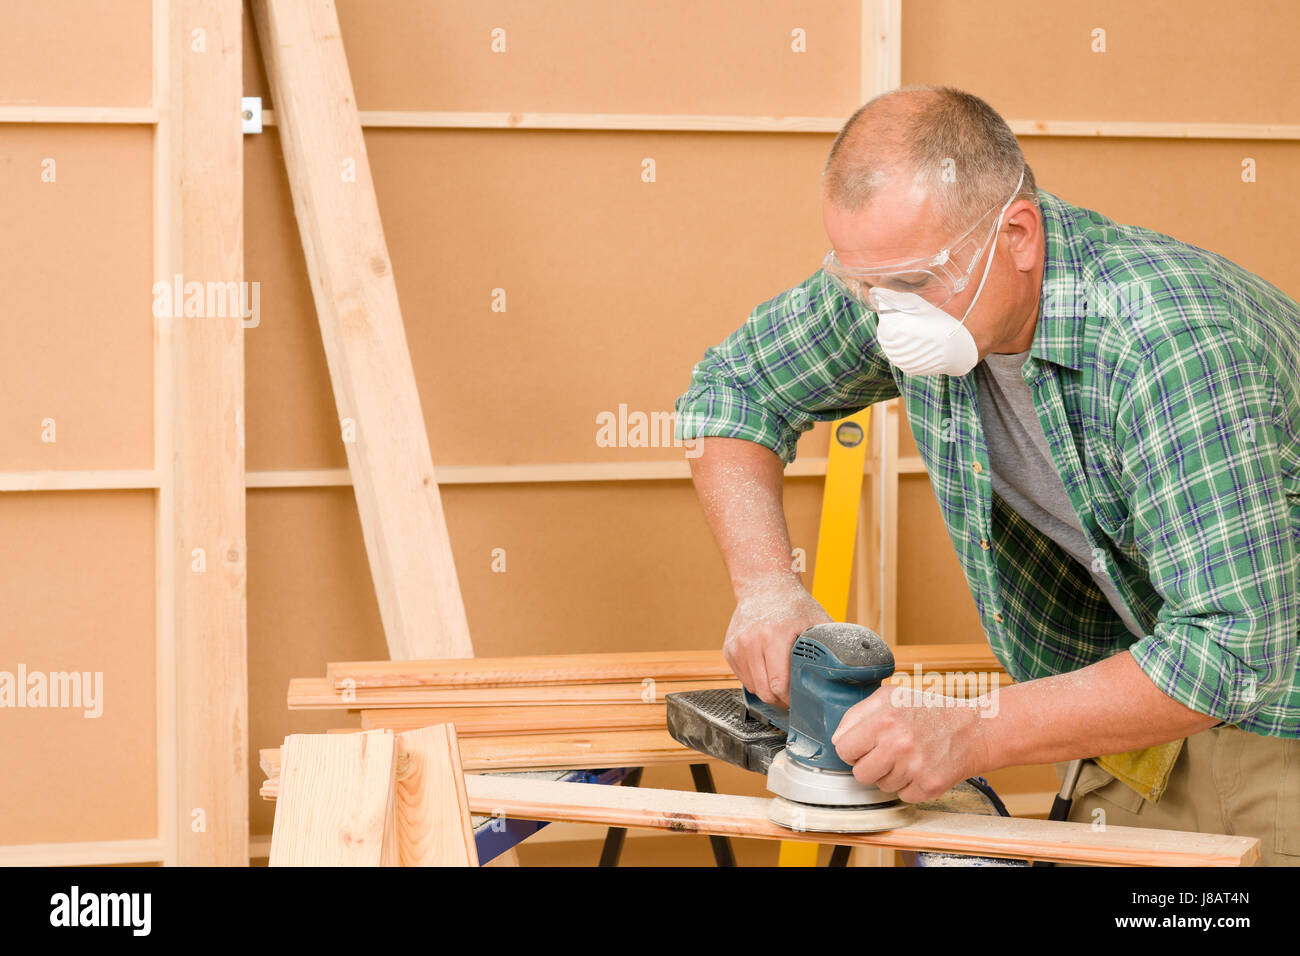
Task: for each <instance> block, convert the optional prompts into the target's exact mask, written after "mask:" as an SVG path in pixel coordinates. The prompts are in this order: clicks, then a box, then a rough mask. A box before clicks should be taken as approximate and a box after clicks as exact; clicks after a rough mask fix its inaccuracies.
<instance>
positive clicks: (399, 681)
mask: <svg viewBox="0 0 1300 956" xmlns="http://www.w3.org/2000/svg"><path fill="white" fill-rule="evenodd" d="M326 674H327V676H328V677H329V679H330V680H331V681H332V682H333V684H334V686H335V687H336V688H339V689H343V688H344V687H355V688H362V687H367V688H370V687H444V688H445V687H462V686H475V687H509V686H519V685H524V684H527V685H532V686H540V685H549V684H606V683H626V682H628V681H643V680H646V679H650V680H656V681H659V680H731V679H733V678H734V676H735V675H733V674H732V672H731V668H730V667H729V666H728V665H727V662H726V661H725V660H723V658H722V652H721V651H718V650H706V651H625V652H620V653H609V654H542V655H537V656H530V657H477V658H473V659H469V660H465V659H460V660H455V659H453V660H422V661H347V662H341V663H331V664H329V665H328V667H327V668H326Z"/></svg>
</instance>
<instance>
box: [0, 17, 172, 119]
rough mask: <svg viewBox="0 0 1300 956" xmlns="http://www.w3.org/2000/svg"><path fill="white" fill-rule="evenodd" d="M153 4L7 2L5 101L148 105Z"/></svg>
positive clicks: (0, 37)
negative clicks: (151, 11) (151, 12)
mask: <svg viewBox="0 0 1300 956" xmlns="http://www.w3.org/2000/svg"><path fill="white" fill-rule="evenodd" d="M150 10H151V3H150V0H39V2H17V3H6V4H5V11H4V29H3V30H0V103H3V104H5V105H21V106H148V105H149V98H150V95H151V84H152V67H151V63H152V58H151V46H150V42H151V37H152V28H151V20H150Z"/></svg>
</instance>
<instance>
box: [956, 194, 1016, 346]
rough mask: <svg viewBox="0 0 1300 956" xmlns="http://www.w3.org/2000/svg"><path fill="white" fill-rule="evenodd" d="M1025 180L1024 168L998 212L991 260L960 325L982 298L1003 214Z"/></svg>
mask: <svg viewBox="0 0 1300 956" xmlns="http://www.w3.org/2000/svg"><path fill="white" fill-rule="evenodd" d="M1024 182H1025V171H1024V170H1023V169H1022V170H1020V179H1019V180H1017V181H1016V188H1015V191H1014V192H1013V193H1012V194H1011V197H1010V198H1009V199H1008V200H1007V201H1006V202H1005V203H1003V205H1002V209H1001V210H999V212H998V221H997V224H996V225H995V226H994V227H993V243H994V248H993V249H990V250H989V261H988V262H986V263H984V274H983V275H982V276H980V284H979V286H978V287H977V288H976V289H975V298H973V299H971V300H970V305H968V306H966V313H965V314H964V315H963V316H962V317H961V321H960V322H958V323H957V325H958V326H962V325H965V324H966V319H967V317H969V316H970V312H971V309H973V308H975V303H976V302H978V301H979V299H980V293H981V292H983V291H984V282H985V280H987V279H988V277H989V269H991V268H993V253H994V251H995V250H996V248H997V238H998V233H999V232H1001V231H1002V216H1003V214H1005V213H1006V211H1007V210H1008V209H1010V208H1011V204H1012V203H1013V202H1015V199H1016V196H1018V195H1019V194H1020V187H1021V186H1022V185H1024ZM956 332H957V330H956V329H953V330H952V331H951V332H949V333H948V334H949V335H955V334H956Z"/></svg>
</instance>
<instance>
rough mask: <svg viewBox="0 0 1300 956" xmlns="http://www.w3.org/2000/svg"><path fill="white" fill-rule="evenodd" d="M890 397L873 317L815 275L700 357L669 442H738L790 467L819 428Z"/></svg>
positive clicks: (892, 388)
mask: <svg viewBox="0 0 1300 956" xmlns="http://www.w3.org/2000/svg"><path fill="white" fill-rule="evenodd" d="M897 395H898V386H897V383H896V382H895V380H894V376H893V369H892V367H891V366H890V365H889V362H888V361H887V360H886V359H885V357H884V355H883V354H882V353H881V351H880V347H879V346H878V345H877V343H876V316H875V314H874V313H873V312H871V311H869V310H867V309H865V308H863V307H861V306H859V305H858V304H857V303H855V302H852V301H851V300H850V299H849V298H848V297H847V296H845V295H843V294H842V293H841V292H840V291H839V290H838V289H836V288H835V286H834V285H832V284H831V282H830V281H829V280H828V279H827V277H826V275H825V273H824V272H822V271H821V270H818V271H817V272H816V273H815V274H813V275H812V276H811V277H810V278H808V279H807V280H806V281H804V282H802V283H800V284H799V285H797V286H794V287H793V288H790V289H787V290H786V291H784V292H782V293H781V294H780V295H778V296H776V297H774V298H772V299H769V300H768V301H766V302H764V303H763V304H762V305H760V306H758V307H757V308H756V309H754V311H753V312H752V313H750V316H749V318H748V319H747V320H746V322H745V324H744V325H742V326H741V327H740V328H739V329H737V330H736V331H735V332H733V333H732V334H731V335H729V336H728V337H727V338H726V340H724V341H723V342H722V343H720V344H718V345H715V346H713V347H711V348H709V349H708V350H707V351H706V352H705V353H704V357H703V358H702V359H701V360H700V361H699V363H698V364H697V365H696V366H695V368H694V370H693V372H692V373H691V382H690V386H689V387H688V388H687V390H686V392H685V393H684V394H683V395H682V396H681V397H680V398H678V400H677V404H676V411H677V424H676V434H677V437H678V438H680V439H683V440H690V439H694V438H703V437H708V436H717V437H723V438H743V439H745V440H747V441H752V442H756V443H757V444H760V445H763V446H765V447H767V448H770V449H771V450H772V451H774V452H776V454H777V455H779V456H780V458H781V460H782V462H784V463H785V464H787V465H788V464H789V463H790V462H792V461H793V460H794V458H795V446H796V444H797V443H798V440H799V436H800V435H801V434H802V433H803V432H805V431H807V430H808V429H809V428H811V427H812V426H813V424H814V423H815V422H818V421H832V420H835V419H838V418H843V417H844V416H846V415H851V414H853V413H854V412H856V411H859V410H860V409H863V408H866V407H867V406H868V405H872V404H874V403H876V402H879V401H884V400H886V399H890V398H894V397H895V396H897Z"/></svg>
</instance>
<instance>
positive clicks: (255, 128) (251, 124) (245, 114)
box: [239, 96, 262, 133]
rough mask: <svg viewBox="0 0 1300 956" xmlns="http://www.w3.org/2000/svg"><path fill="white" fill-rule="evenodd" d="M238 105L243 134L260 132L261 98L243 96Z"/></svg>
mask: <svg viewBox="0 0 1300 956" xmlns="http://www.w3.org/2000/svg"><path fill="white" fill-rule="evenodd" d="M239 104H240V105H239V109H240V114H239V115H240V116H241V117H242V118H243V120H244V132H245V133H260V132H262V98H261V97H260V96H245V97H244V98H243V99H241V100H240V101H239Z"/></svg>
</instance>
